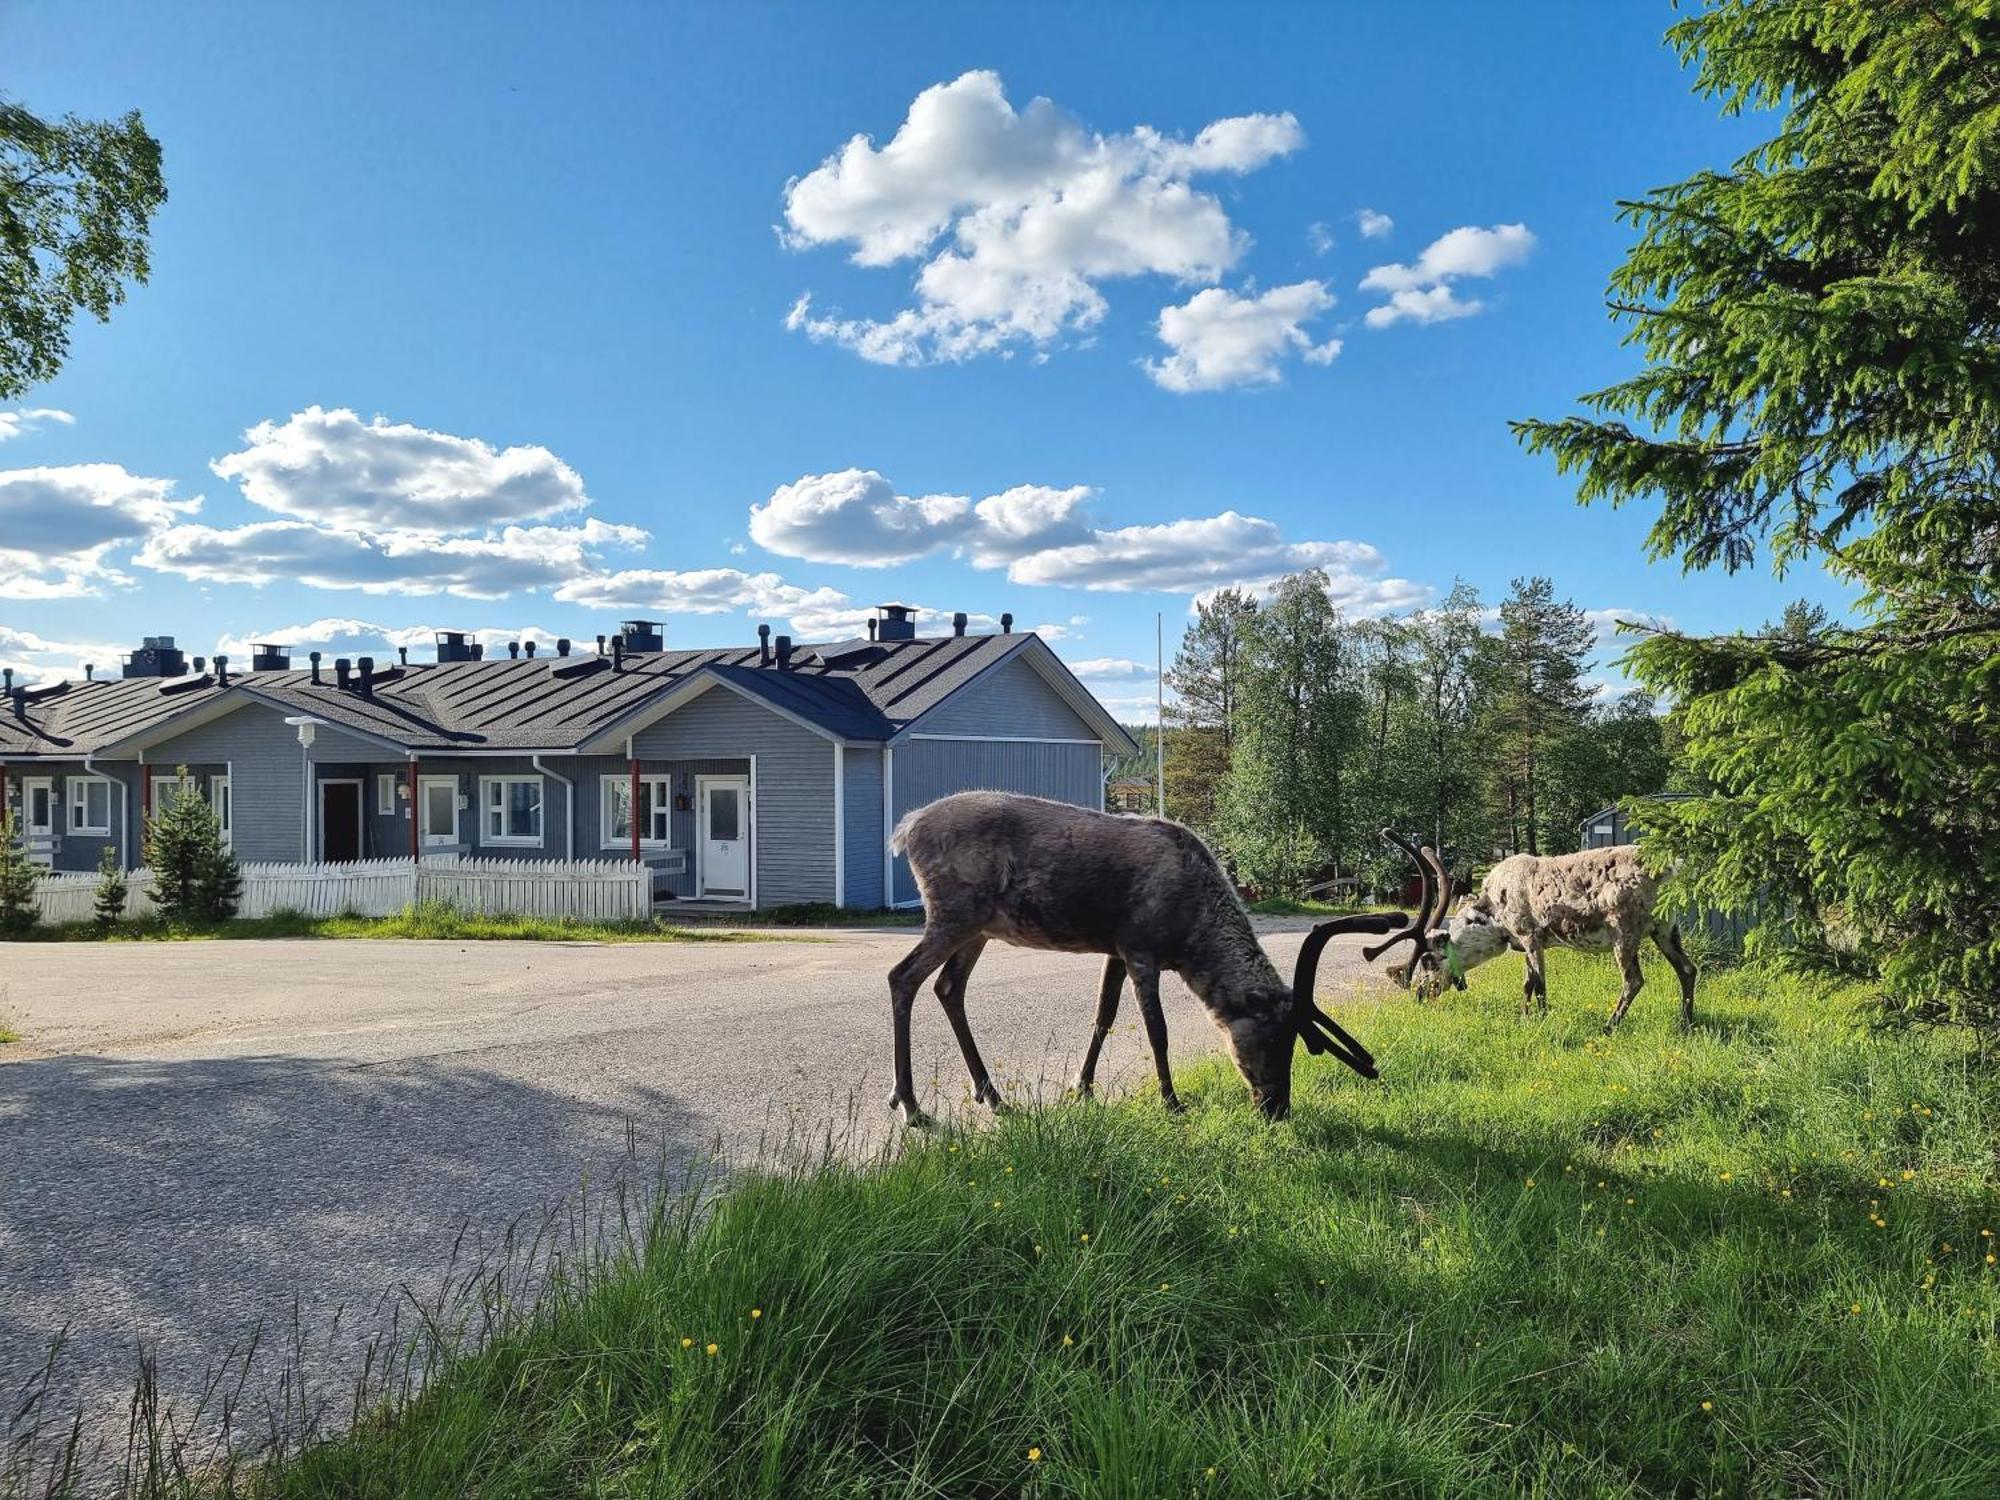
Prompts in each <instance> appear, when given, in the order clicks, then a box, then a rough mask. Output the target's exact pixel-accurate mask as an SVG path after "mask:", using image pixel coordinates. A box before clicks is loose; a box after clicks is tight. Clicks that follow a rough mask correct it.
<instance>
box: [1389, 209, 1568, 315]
mask: <svg viewBox="0 0 2000 1500" xmlns="http://www.w3.org/2000/svg"><path fill="white" fill-rule="evenodd" d="M1534 248H1535V237H1534V235H1533V234H1531V233H1529V231H1528V226H1527V225H1525V224H1496V225H1494V226H1493V227H1492V228H1491V229H1479V228H1476V227H1474V226H1472V225H1465V226H1462V227H1460V228H1458V229H1454V230H1452V231H1451V232H1450V233H1448V234H1444V235H1441V236H1439V237H1438V238H1437V239H1435V240H1433V241H1431V243H1430V244H1429V245H1427V246H1426V247H1425V248H1424V253H1423V254H1422V255H1420V256H1418V257H1417V259H1416V261H1415V262H1414V263H1411V264H1403V263H1401V262H1392V263H1391V264H1389V265H1385V266H1376V267H1375V268H1374V269H1373V270H1371V271H1370V272H1369V273H1368V274H1367V275H1366V276H1364V277H1362V278H1361V289H1362V290H1363V291H1366V292H1386V293H1388V294H1389V300H1388V301H1387V302H1385V303H1383V304H1382V305H1380V306H1379V307H1372V308H1370V309H1369V310H1368V314H1367V317H1366V319H1365V321H1366V322H1367V324H1368V326H1369V327H1370V328H1387V327H1389V326H1390V325H1391V324H1393V323H1398V322H1401V321H1403V320H1404V319H1406V318H1407V319H1409V320H1410V321H1412V322H1417V323H1436V322H1442V321H1445V320H1448V319H1451V318H1468V317H1471V316H1472V315H1473V314H1474V313H1476V312H1478V311H1480V310H1481V309H1482V308H1483V307H1484V306H1485V304H1484V303H1482V302H1480V301H1478V300H1477V299H1463V298H1460V297H1458V296H1456V295H1455V294H1454V292H1453V289H1452V284H1453V283H1454V282H1456V281H1459V280H1461V279H1463V278H1465V277H1468V276H1476V277H1490V276H1493V275H1495V274H1497V273H1498V272H1500V271H1502V270H1505V269H1506V268H1507V267H1509V266H1514V265H1519V264H1520V263H1521V262H1522V261H1524V260H1526V259H1527V258H1528V256H1529V254H1530V253H1531V252H1532V251H1533V250H1534Z"/></svg>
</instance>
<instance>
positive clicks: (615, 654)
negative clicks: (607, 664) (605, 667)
mask: <svg viewBox="0 0 2000 1500" xmlns="http://www.w3.org/2000/svg"><path fill="white" fill-rule="evenodd" d="M611 670H612V671H614V672H622V671H624V670H625V637H624V636H622V635H614V636H613V637H611Z"/></svg>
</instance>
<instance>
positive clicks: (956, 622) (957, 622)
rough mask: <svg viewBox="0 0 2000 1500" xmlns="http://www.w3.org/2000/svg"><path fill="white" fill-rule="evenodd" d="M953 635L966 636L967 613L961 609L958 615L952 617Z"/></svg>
mask: <svg viewBox="0 0 2000 1500" xmlns="http://www.w3.org/2000/svg"><path fill="white" fill-rule="evenodd" d="M951 633H952V634H953V635H964V634H965V611H964V610H962V609H961V610H959V611H958V612H957V613H956V614H954V615H953V616H952V617H951Z"/></svg>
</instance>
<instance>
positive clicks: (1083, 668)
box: [1064, 656, 1153, 682]
mask: <svg viewBox="0 0 2000 1500" xmlns="http://www.w3.org/2000/svg"><path fill="white" fill-rule="evenodd" d="M1064 665H1066V666H1067V667H1068V668H1069V669H1070V670H1071V671H1072V672H1074V673H1076V675H1077V676H1079V677H1088V678H1091V679H1093V680H1100V679H1106V678H1121V677H1122V678H1131V677H1143V678H1145V679H1146V680H1147V681H1148V682H1150V681H1152V678H1153V668H1152V664H1151V663H1150V662H1143V661H1132V660H1131V659H1130V658H1128V657H1123V656H1090V657H1085V658H1084V659H1083V660H1081V661H1067V660H1066V661H1065V663H1064Z"/></svg>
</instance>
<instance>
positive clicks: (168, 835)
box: [146, 766, 243, 927]
mask: <svg viewBox="0 0 2000 1500" xmlns="http://www.w3.org/2000/svg"><path fill="white" fill-rule="evenodd" d="M175 774H176V775H177V776H178V777H179V778H180V781H181V784H182V786H183V787H191V786H192V783H191V782H190V781H189V780H188V774H187V767H186V766H182V767H180V768H179V769H178V770H177V771H176V772H175ZM146 863H147V864H148V865H149V866H151V868H152V871H153V880H154V886H153V895H154V900H155V901H157V902H158V904H159V908H160V916H161V917H162V918H163V919H164V920H165V921H166V923H167V924H168V925H169V926H171V927H184V926H189V925H191V924H195V923H203V922H226V921H228V920H229V919H230V918H231V917H233V916H235V915H236V903H237V900H238V898H239V897H240V896H241V894H242V890H243V875H242V872H241V870H240V869H239V868H238V867H237V863H236V856H235V855H233V854H231V853H230V852H229V849H228V847H227V846H226V845H225V843H224V842H223V838H222V824H221V822H220V821H219V820H218V819H217V818H216V816H215V810H214V809H213V808H211V807H210V806H209V805H208V801H207V799H206V798H204V797H202V796H201V794H200V793H198V792H195V791H191V790H190V791H183V792H182V793H181V795H179V796H177V797H175V798H173V799H171V800H170V801H169V802H168V803H167V805H166V806H165V807H163V808H157V809H155V811H154V813H153V816H152V818H151V820H150V821H149V822H148V823H147V826H146Z"/></svg>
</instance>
